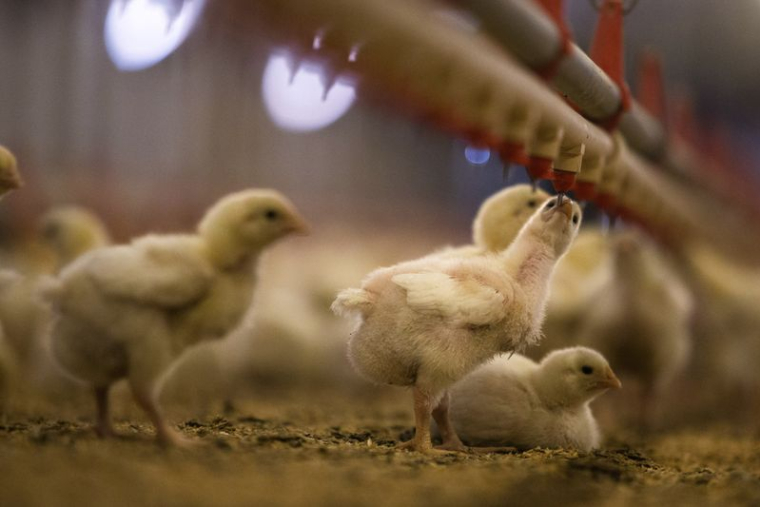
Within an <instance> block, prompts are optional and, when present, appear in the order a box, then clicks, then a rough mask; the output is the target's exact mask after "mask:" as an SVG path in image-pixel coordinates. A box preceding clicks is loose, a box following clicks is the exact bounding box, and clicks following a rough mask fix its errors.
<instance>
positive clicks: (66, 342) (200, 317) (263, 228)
mask: <svg viewBox="0 0 760 507" xmlns="http://www.w3.org/2000/svg"><path fill="white" fill-rule="evenodd" d="M305 230H306V225H305V222H304V221H303V219H302V218H301V217H300V216H299V215H298V213H297V212H296V210H295V208H294V207H293V205H292V204H291V203H290V202H289V201H288V200H287V199H286V198H285V197H283V196H282V195H280V194H279V193H277V192H274V191H271V190H246V191H242V192H238V193H235V194H231V195H229V196H227V197H225V198H223V199H222V200H221V201H219V202H218V203H217V204H216V205H214V206H213V207H212V208H211V209H210V210H209V211H208V212H207V213H206V215H205V216H204V217H203V219H202V220H201V222H200V224H199V226H198V232H197V234H195V235H190V234H188V235H164V236H158V235H148V236H144V237H142V238H138V239H136V240H134V241H133V242H132V243H131V244H130V245H124V246H114V247H107V248H101V249H98V250H93V251H92V252H90V253H88V254H86V255H84V256H83V257H81V258H80V259H78V260H77V261H75V262H74V263H73V264H71V265H70V266H68V267H67V268H65V269H64V270H63V271H62V272H61V274H60V276H59V278H58V279H57V280H56V281H55V282H53V283H51V285H50V287H48V288H47V289H46V291H45V295H46V297H47V299H48V300H49V301H50V302H51V303H52V304H53V308H54V312H55V313H56V314H57V319H56V322H55V323H54V326H53V330H52V351H53V356H54V357H55V359H56V360H57V361H58V363H59V364H60V365H61V366H62V367H63V369H64V370H66V371H67V372H69V373H70V374H71V375H73V376H74V377H76V378H79V379H80V380H81V381H83V382H85V383H86V384H87V385H89V386H90V387H92V389H93V391H94V394H95V398H96V403H97V407H98V422H97V429H98V432H99V433H100V434H101V435H108V434H111V433H112V432H113V430H112V427H111V424H110V420H109V414H108V393H109V388H110V386H111V385H112V384H113V383H114V382H115V381H117V380H119V379H121V378H124V377H126V378H127V380H128V381H129V385H130V388H131V390H132V393H133V395H134V397H135V400H136V401H137V403H138V405H140V407H141V408H142V409H143V410H145V411H146V413H147V414H148V416H149V417H150V419H151V421H152V422H153V424H154V425H155V427H156V432H157V437H158V439H159V440H160V441H162V442H167V443H172V442H180V441H181V439H180V438H179V437H178V435H177V434H176V433H175V432H174V431H173V430H172V429H171V428H170V427H169V426H168V425H167V423H166V422H165V420H164V417H163V416H162V414H161V412H160V411H159V408H158V404H157V401H156V400H157V396H158V391H159V388H160V382H161V380H162V376H163V374H164V373H165V372H166V371H167V370H168V368H169V367H170V365H171V364H172V362H173V361H174V359H175V358H176V357H177V356H179V355H180V353H181V352H182V351H183V350H184V349H185V348H187V347H188V346H190V345H192V344H195V343H198V342H201V341H203V340H208V339H215V338H221V337H223V336H225V335H226V334H227V333H229V332H230V331H231V330H232V329H234V328H235V327H236V326H237V325H238V324H239V323H240V321H241V319H242V317H243V316H244V314H245V313H246V311H247V310H248V307H249V305H250V302H251V299H252V295H253V288H254V285H255V282H256V273H255V267H256V265H257V261H258V258H259V255H260V254H261V253H262V251H263V250H264V249H265V248H266V247H267V246H268V245H270V244H271V243H273V242H274V241H276V240H278V239H280V238H282V237H284V236H286V235H288V234H291V233H296V232H305Z"/></svg>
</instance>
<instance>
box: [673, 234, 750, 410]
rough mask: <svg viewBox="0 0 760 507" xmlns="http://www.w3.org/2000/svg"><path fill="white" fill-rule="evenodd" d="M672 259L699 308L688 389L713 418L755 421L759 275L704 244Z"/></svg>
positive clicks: (687, 247)
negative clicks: (730, 416) (696, 394)
mask: <svg viewBox="0 0 760 507" xmlns="http://www.w3.org/2000/svg"><path fill="white" fill-rule="evenodd" d="M676 254H677V255H676V258H675V262H674V263H673V264H674V266H676V268H678V269H679V272H680V273H681V274H682V275H683V279H684V281H685V282H686V283H687V284H688V286H689V288H690V289H691V290H692V291H693V293H694V298H695V302H696V305H697V311H696V312H695V319H694V325H693V333H694V354H693V356H694V358H693V361H692V365H691V368H690V371H691V372H692V374H691V375H690V376H689V379H690V382H691V384H692V385H691V386H690V387H691V388H692V389H694V390H695V391H696V392H698V393H700V396H699V400H698V402H700V403H702V404H703V405H705V406H709V407H711V408H713V410H711V414H716V413H717V414H723V415H734V416H735V415H738V416H741V417H744V418H746V419H749V420H750V421H753V420H755V418H756V416H757V413H758V409H760V395H758V387H760V371H759V370H758V364H760V311H759V310H760V271H758V270H757V268H751V267H746V266H741V265H738V264H735V263H731V262H729V261H728V260H727V259H726V258H725V257H724V256H722V255H720V254H718V253H717V252H716V251H715V250H713V249H712V248H711V247H710V246H709V245H705V244H687V245H682V246H681V248H680V249H679V250H677V252H676ZM716 406H717V407H718V408H719V410H714V407H716Z"/></svg>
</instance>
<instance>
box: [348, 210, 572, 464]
mask: <svg viewBox="0 0 760 507" xmlns="http://www.w3.org/2000/svg"><path fill="white" fill-rule="evenodd" d="M580 219H581V211H580V208H579V206H578V205H577V204H576V203H574V202H572V201H570V200H566V201H565V203H563V204H562V205H561V206H558V201H557V198H552V199H550V200H549V201H547V202H546V203H545V204H544V205H543V206H542V207H541V208H539V209H538V210H537V211H536V212H535V213H534V214H533V216H532V217H531V219H530V220H529V221H528V222H527V223H526V224H525V226H524V227H523V228H522V229H521V230H520V233H519V234H518V236H517V238H515V240H514V241H513V242H512V243H511V244H510V246H509V247H508V248H507V249H505V250H504V251H503V252H501V253H499V254H493V255H481V256H475V257H462V258H456V257H454V258H436V257H428V258H422V259H418V260H416V261H409V262H405V263H401V264H398V265H396V266H392V267H389V268H382V269H379V270H376V271H374V272H372V273H370V274H369V275H368V276H367V278H365V280H364V282H363V283H362V287H361V288H360V289H347V290H345V291H343V292H341V293H340V294H338V297H337V299H336V300H335V302H334V303H333V310H334V311H335V312H336V313H341V314H358V315H360V316H361V321H360V322H359V325H358V327H357V328H356V330H355V331H354V332H353V333H352V335H351V338H350V340H349V344H348V355H349V358H350V360H351V363H352V364H353V366H354V368H355V369H356V370H357V371H358V372H359V373H361V374H362V375H364V376H365V377H367V378H368V379H370V380H372V381H375V382H378V383H384V384H391V385H399V386H411V387H412V388H413V397H414V413H415V428H416V434H415V436H414V438H413V439H412V440H411V441H410V442H408V443H406V444H403V445H402V447H403V448H408V449H411V450H416V451H420V452H428V451H430V450H431V449H432V445H431V442H430V416H431V412H432V415H433V417H434V418H435V420H436V422H437V423H438V427H439V428H440V430H441V434H442V436H443V440H444V448H445V449H462V448H463V446H462V443H461V442H460V440H459V438H458V437H457V435H456V432H455V431H454V429H453V428H452V427H451V424H450V421H449V417H448V393H447V389H448V388H449V387H450V386H451V385H452V384H454V383H455V382H456V381H457V380H459V379H461V378H462V377H463V376H464V375H466V374H467V373H469V372H470V371H472V370H473V369H474V368H476V367H477V366H478V365H480V364H481V363H483V362H484V361H486V360H488V359H490V358H491V357H493V356H494V355H496V354H498V353H500V352H506V351H513V350H515V349H520V348H522V347H524V346H526V345H529V344H531V343H535V342H536V341H538V340H539V338H540V333H541V322H542V320H543V316H544V304H545V301H546V295H547V290H548V284H549V279H550V277H551V273H552V270H553V269H554V266H555V264H556V262H557V260H558V259H559V258H560V257H561V256H562V254H564V253H565V251H566V250H567V248H568V247H569V245H570V243H571V242H572V240H573V238H574V237H575V235H576V234H577V232H578V227H579V225H580Z"/></svg>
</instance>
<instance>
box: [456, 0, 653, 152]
mask: <svg viewBox="0 0 760 507" xmlns="http://www.w3.org/2000/svg"><path fill="white" fill-rule="evenodd" d="M455 3H457V4H458V5H460V6H462V7H463V8H465V9H467V10H468V11H470V12H471V13H472V14H474V15H475V16H476V17H477V18H478V19H479V20H480V22H481V26H482V28H483V30H484V31H485V32H486V33H488V35H489V36H490V37H491V38H492V39H494V40H496V41H497V42H498V43H499V44H501V45H503V46H504V47H505V48H507V49H508V50H509V52H510V53H512V54H514V55H515V56H517V57H518V58H519V59H520V60H521V61H522V62H523V63H525V64H526V65H528V66H530V67H532V68H536V69H540V68H542V67H546V66H547V65H550V64H551V63H552V61H553V60H554V59H555V58H556V57H557V55H558V53H559V51H560V48H561V44H562V39H561V34H560V31H559V28H557V26H556V24H555V23H554V21H553V20H552V19H551V18H550V17H549V16H548V15H547V14H546V13H545V12H544V11H543V10H542V9H541V8H540V7H538V6H537V5H535V4H534V3H533V2H532V1H529V0H455ZM552 85H553V86H554V87H555V88H556V89H557V90H558V91H559V92H560V93H561V94H562V95H564V96H566V97H567V98H568V99H570V101H571V102H572V103H573V104H575V105H577V106H578V107H579V108H580V110H581V112H582V113H583V115H584V116H586V117H587V118H589V119H592V120H604V119H607V118H611V117H612V116H613V115H614V114H615V113H617V111H618V110H619V109H620V104H621V96H620V91H619V90H618V88H617V86H616V85H615V83H613V82H612V80H611V79H610V78H609V77H608V76H607V75H606V74H605V73H604V71H602V69H600V68H599V66H598V65H596V64H595V63H594V62H593V61H592V60H591V58H589V57H588V55H586V53H584V52H583V51H582V50H581V49H580V48H578V46H576V45H574V44H573V46H572V49H571V51H570V54H568V55H567V56H566V57H565V58H564V59H563V60H562V61H561V63H560V64H559V66H558V68H557V72H556V74H555V75H554V77H553V78H552ZM620 131H621V133H622V134H623V136H624V137H625V139H626V141H627V142H628V145H629V146H630V147H631V148H632V149H634V150H635V151H637V152H639V153H641V154H642V155H644V156H645V157H647V158H649V159H650V160H660V159H661V158H662V157H663V156H664V155H665V151H666V145H667V142H666V138H665V131H664V129H663V127H662V125H660V123H659V122H658V121H657V120H656V119H655V118H653V117H652V116H651V115H649V114H648V113H647V112H646V111H644V109H643V108H641V106H639V105H638V104H636V103H635V101H634V102H633V104H632V107H631V109H630V110H629V111H628V112H627V113H625V114H624V115H623V117H622V118H621V122H620Z"/></svg>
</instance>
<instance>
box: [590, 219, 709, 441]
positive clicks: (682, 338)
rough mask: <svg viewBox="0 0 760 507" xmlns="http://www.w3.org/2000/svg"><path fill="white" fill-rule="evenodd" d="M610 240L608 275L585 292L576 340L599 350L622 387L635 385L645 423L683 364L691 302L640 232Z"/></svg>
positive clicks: (688, 339)
mask: <svg viewBox="0 0 760 507" xmlns="http://www.w3.org/2000/svg"><path fill="white" fill-rule="evenodd" d="M610 241H611V243H610V255H611V272H610V276H609V277H607V279H606V281H605V282H603V283H600V284H599V285H598V286H597V287H596V288H595V290H594V292H593V293H592V294H591V295H590V296H589V298H588V304H587V305H586V308H585V312H584V313H583V315H582V318H581V321H580V323H579V324H578V328H577V333H578V334H577V337H576V338H575V343H578V344H583V345H587V346H589V347H591V348H593V349H595V350H598V351H599V352H600V353H602V354H603V355H604V356H605V357H606V358H607V359H608V360H609V362H610V364H611V365H612V367H613V368H614V369H615V371H617V372H618V374H619V375H620V376H621V378H622V379H623V382H624V383H626V386H627V387H628V386H629V385H635V386H636V387H637V388H638V391H639V392H638V400H639V404H638V406H639V410H638V414H637V417H638V421H639V424H640V425H641V426H642V427H647V426H650V425H651V424H653V423H654V422H655V416H656V409H657V402H658V400H659V399H660V397H661V396H662V395H663V393H664V391H665V389H666V388H667V387H668V386H669V385H670V384H671V382H672V381H673V380H674V379H675V377H676V376H677V375H678V374H679V373H680V372H681V371H682V370H683V368H684V367H685V366H686V364H687V360H688V357H689V351H690V349H691V334H690V325H691V319H692V315H693V310H694V304H693V299H692V296H691V294H690V293H689V291H688V290H687V289H686V287H685V286H684V285H683V283H682V282H681V281H680V279H679V278H678V277H676V276H675V274H674V273H673V272H672V271H671V269H670V268H669V266H668V265H667V264H666V263H665V262H664V260H663V258H662V257H661V254H660V253H659V252H658V251H657V250H656V248H655V247H654V245H653V244H651V243H650V242H649V241H648V240H646V239H645V238H644V237H643V236H642V235H641V234H640V233H638V232H637V231H635V230H628V231H623V232H621V233H619V234H616V235H615V236H614V237H612V238H611V240H610ZM626 379H629V380H631V381H632V382H630V384H629V382H628V381H627V380H626ZM628 392H631V391H628Z"/></svg>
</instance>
